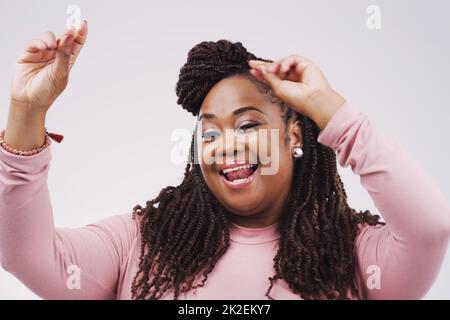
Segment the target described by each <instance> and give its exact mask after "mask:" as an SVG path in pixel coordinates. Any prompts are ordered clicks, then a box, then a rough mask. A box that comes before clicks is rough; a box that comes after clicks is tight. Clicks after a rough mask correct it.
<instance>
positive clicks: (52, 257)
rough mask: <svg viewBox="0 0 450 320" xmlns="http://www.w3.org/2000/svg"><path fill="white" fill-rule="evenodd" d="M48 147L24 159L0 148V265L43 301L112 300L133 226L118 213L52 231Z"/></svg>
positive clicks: (129, 243) (126, 253) (134, 231)
mask: <svg viewBox="0 0 450 320" xmlns="http://www.w3.org/2000/svg"><path fill="white" fill-rule="evenodd" d="M51 146H52V145H50V146H49V147H47V148H46V149H44V150H43V151H41V152H40V153H38V154H36V155H33V156H29V157H25V156H18V155H14V154H10V153H8V152H7V151H5V150H4V149H3V148H0V262H1V265H2V266H3V268H4V269H5V270H7V271H9V272H10V273H12V274H14V275H15V276H16V277H17V278H18V279H19V280H21V281H22V282H23V283H24V284H25V285H26V286H28V287H29V288H30V289H31V290H33V291H34V292H35V293H36V294H38V295H39V296H41V297H42V298H45V299H114V298H116V290H117V286H118V279H119V272H120V267H121V266H122V264H123V263H125V261H126V258H127V255H128V252H129V250H130V247H131V244H132V242H133V240H134V239H135V237H136V235H137V226H136V225H135V222H134V220H132V218H131V214H122V215H116V216H113V217H110V218H108V219H105V220H103V221H100V222H98V223H95V224H91V225H88V226H85V227H82V228H78V229H68V228H66V229H55V227H54V224H53V214H52V206H51V203H50V196H49V191H48V186H47V176H48V171H49V167H50V160H51V152H50V151H51ZM77 275H80V277H79V280H80V281H78V280H77V278H76V277H77Z"/></svg>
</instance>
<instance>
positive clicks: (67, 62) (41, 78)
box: [11, 21, 88, 113]
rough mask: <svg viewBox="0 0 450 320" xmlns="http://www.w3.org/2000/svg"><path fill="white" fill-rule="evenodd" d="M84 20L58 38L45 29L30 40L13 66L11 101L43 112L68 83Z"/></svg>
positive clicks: (83, 37) (82, 36) (82, 38)
mask: <svg viewBox="0 0 450 320" xmlns="http://www.w3.org/2000/svg"><path fill="white" fill-rule="evenodd" d="M87 30H88V29H87V22H86V21H83V22H82V23H81V25H80V28H78V29H76V30H74V29H67V30H66V31H65V32H64V34H63V35H62V36H61V38H59V39H56V37H55V35H54V33H53V32H49V31H48V32H46V33H45V34H44V36H43V37H42V39H37V40H33V41H31V43H30V44H29V45H28V47H27V48H26V49H25V51H24V52H23V54H22V55H21V56H20V57H19V59H18V60H17V62H16V65H15V68H14V75H13V82H12V90H11V102H12V103H13V104H18V105H21V106H23V108H33V109H34V110H33V111H39V112H43V113H45V112H46V111H47V110H48V108H50V106H51V105H52V103H53V102H54V101H55V100H56V98H57V97H58V96H59V95H60V94H61V92H63V91H64V89H65V88H66V86H67V82H68V76H69V72H70V69H71V68H72V66H73V64H74V63H75V60H76V59H77V56H78V55H79V53H80V51H81V49H82V47H83V45H84V43H85V41H86V36H87Z"/></svg>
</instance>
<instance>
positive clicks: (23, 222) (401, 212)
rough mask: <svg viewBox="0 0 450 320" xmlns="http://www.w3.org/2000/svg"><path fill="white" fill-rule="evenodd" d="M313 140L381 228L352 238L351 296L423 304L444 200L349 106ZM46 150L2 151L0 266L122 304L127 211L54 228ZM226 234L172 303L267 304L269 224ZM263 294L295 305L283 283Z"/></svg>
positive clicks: (449, 224)
mask: <svg viewBox="0 0 450 320" xmlns="http://www.w3.org/2000/svg"><path fill="white" fill-rule="evenodd" d="M318 141H319V142H320V143H322V144H325V145H327V146H329V147H331V148H333V149H334V150H336V152H337V157H338V162H339V164H340V165H341V166H344V167H346V166H348V165H350V166H351V168H352V170H353V172H354V173H356V174H358V175H360V177H361V184H362V185H363V186H364V188H366V189H367V191H368V192H369V194H370V196H371V197H372V199H373V201H374V203H375V205H376V207H377V208H378V210H379V212H380V213H381V214H382V215H383V217H384V219H385V221H386V222H387V225H386V226H376V227H367V226H366V227H364V228H363V229H362V231H361V232H360V234H359V235H358V237H357V239H356V254H357V261H358V270H357V274H356V275H355V276H356V279H357V281H358V283H359V287H360V290H361V297H354V298H356V299H358V298H361V299H395V298H402V299H419V298H422V297H423V296H424V295H425V294H426V292H427V291H428V290H429V289H430V287H431V285H432V284H433V281H434V279H435V278H436V276H437V274H438V271H439V268H440V266H441V264H442V261H443V258H444V255H445V252H446V249H447V244H448V239H449V235H450V208H449V206H448V203H447V201H446V200H445V199H444V197H443V195H442V194H441V193H440V191H439V190H438V189H437V187H436V185H435V184H434V183H433V181H432V180H431V179H430V178H429V177H428V176H427V175H426V174H425V172H424V171H423V170H422V169H421V168H420V167H419V166H418V165H417V164H416V163H415V162H414V161H413V160H412V159H410V158H409V157H408V156H407V155H406V154H405V153H404V152H403V151H402V150H401V149H400V148H399V146H397V145H396V144H395V143H394V142H393V141H392V140H391V139H389V138H387V137H385V136H384V135H382V134H381V133H380V132H378V131H377V130H376V129H375V128H374V127H373V126H372V124H371V122H370V121H369V120H368V117H367V116H366V115H364V114H363V113H361V112H360V111H358V110H357V109H356V108H355V107H354V106H353V105H352V104H350V103H348V102H346V103H345V104H344V105H343V106H342V107H341V108H340V109H339V110H338V111H337V113H336V114H335V115H334V116H333V118H332V119H331V120H330V122H329V123H328V124H327V126H326V127H325V128H324V129H323V130H322V131H321V133H320V135H319V137H318ZM50 147H51V145H50ZM50 147H47V148H46V149H44V150H43V151H42V152H40V153H38V154H36V155H33V156H28V157H25V156H18V155H13V154H9V153H8V152H6V151H5V150H3V149H2V148H0V195H1V197H0V259H1V264H2V266H3V267H4V268H5V269H6V270H7V271H9V272H11V273H12V274H14V275H15V276H16V277H17V278H18V279H20V280H21V281H22V282H23V283H24V284H25V285H27V286H28V287H29V288H30V289H31V290H33V291H34V292H35V293H36V294H38V295H39V296H41V297H42V298H50V299H79V298H82V299H130V298H131V289H130V288H131V283H132V280H133V277H134V275H135V274H136V271H137V264H138V258H139V252H140V239H139V238H140V236H139V230H138V226H137V225H136V223H135V221H134V220H132V218H131V213H127V214H123V215H116V216H112V217H110V218H108V219H104V220H102V221H100V222H97V223H94V224H90V225H87V226H85V227H82V228H78V229H68V228H56V229H55V226H54V224H53V216H52V206H51V203H50V196H49V191H48V187H47V176H48V170H49V167H50V160H51V148H50ZM230 236H231V245H230V248H229V249H228V251H227V252H226V253H225V255H224V256H223V257H222V258H221V260H220V261H219V262H218V264H217V265H216V268H215V269H214V270H213V272H212V273H211V274H210V276H209V277H208V281H207V282H206V284H205V286H204V287H203V288H199V289H197V291H196V292H192V291H191V292H189V293H188V294H186V295H183V296H181V297H180V298H187V299H266V296H265V293H266V291H267V288H268V286H269V281H268V277H270V276H272V275H273V274H274V269H273V257H274V254H275V252H276V249H277V239H278V234H277V231H276V225H271V226H268V227H265V228H259V229H249V228H243V227H239V226H236V225H233V226H232V229H231V235H230ZM71 265H76V266H78V267H79V268H80V269H79V270H80V271H81V279H80V282H79V283H80V288H79V289H77V288H75V289H74V288H73V287H72V289H69V288H68V286H67V279H68V273H67V271H68V267H69V266H71ZM69 270H70V269H69ZM377 275H379V276H380V277H379V278H377ZM374 276H375V278H374ZM374 279H375V280H374ZM377 279H379V281H377ZM368 282H369V285H367V283H368ZM69 287H70V286H69ZM271 296H272V297H273V298H275V299H299V297H298V295H296V294H293V293H292V292H291V291H290V290H289V288H288V286H287V284H286V283H285V282H283V281H278V282H277V283H276V284H275V286H274V288H273V290H272V292H271ZM163 298H165V299H172V298H173V295H172V294H166V295H165V296H164V297H163Z"/></svg>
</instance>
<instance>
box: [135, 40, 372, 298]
mask: <svg viewBox="0 0 450 320" xmlns="http://www.w3.org/2000/svg"><path fill="white" fill-rule="evenodd" d="M249 59H258V60H263V61H271V60H264V59H261V58H257V57H256V56H254V55H253V54H251V53H249V52H248V51H247V50H246V49H245V48H244V47H243V46H242V44H241V43H239V42H237V43H232V42H230V41H227V40H219V41H217V42H202V43H200V44H198V45H196V46H195V47H194V48H192V49H191V50H190V51H189V53H188V61H187V62H186V64H185V65H184V66H183V67H182V68H181V70H180V76H179V80H178V83H177V85H176V93H177V95H178V103H179V104H181V105H182V107H183V108H184V109H186V110H187V111H189V112H191V113H192V114H193V115H197V114H198V112H199V110H200V106H201V104H202V102H203V99H204V97H205V96H206V94H207V93H208V92H209V90H210V89H211V88H212V87H213V86H214V85H215V84H216V83H217V82H218V81H220V80H221V79H224V78H226V77H228V76H231V75H236V74H239V75H242V76H244V77H247V78H248V79H249V80H251V81H253V82H254V83H255V84H256V85H257V86H258V88H260V89H261V91H262V92H264V93H270V96H271V98H272V99H273V101H277V103H278V104H279V105H280V106H281V108H282V110H283V111H284V114H283V118H284V120H285V123H286V124H287V123H288V121H289V120H291V119H299V120H300V122H301V130H302V137H303V152H304V155H303V157H302V158H301V159H300V160H298V161H296V163H295V166H294V176H293V179H292V181H293V182H292V185H291V189H290V192H289V195H288V199H287V202H286V204H285V210H284V213H283V215H282V218H281V220H280V223H279V232H280V240H279V249H278V251H277V253H276V255H275V257H274V269H275V274H274V275H273V276H272V277H270V278H269V280H270V286H269V287H268V290H267V292H266V295H267V296H268V297H269V298H271V296H270V291H271V289H272V287H273V285H274V283H275V282H276V281H277V280H279V279H283V280H284V281H286V283H287V284H288V285H289V288H290V289H291V290H292V291H293V292H294V293H297V294H299V295H300V296H301V297H302V298H303V299H323V298H327V299H345V298H348V294H349V293H354V294H358V292H357V287H356V284H355V275H356V256H355V245H354V242H355V238H356V236H357V233H358V230H359V225H360V224H363V223H367V224H369V225H375V224H377V223H380V222H378V219H379V216H377V215H372V214H371V213H370V212H369V211H367V210H366V211H364V212H359V213H357V212H356V211H355V210H354V209H352V208H350V207H349V205H348V203H347V194H346V193H345V190H344V186H343V184H342V181H341V179H340V177H339V174H338V172H337V165H336V155H335V152H334V151H333V150H332V149H331V148H329V147H327V146H325V145H323V144H320V143H318V142H317V137H318V135H319V132H320V129H319V128H318V127H317V125H316V124H315V123H314V122H313V121H312V120H310V119H309V118H307V117H305V116H303V115H301V114H298V113H296V112H294V111H293V110H292V109H291V108H288V106H286V105H285V104H284V103H283V102H281V101H280V100H279V99H278V98H276V97H275V96H274V95H273V93H272V92H271V91H270V88H268V87H267V86H266V85H265V84H262V83H260V82H259V81H256V80H255V79H254V78H253V77H252V76H251V75H249V67H248V65H247V61H248V60H249ZM286 127H287V126H286ZM195 139H196V132H195V131H194V134H193V136H192V141H191V150H190V159H189V161H188V164H187V166H186V169H185V173H184V179H183V181H182V182H181V184H180V185H179V186H176V187H173V186H169V187H166V188H164V189H163V190H162V191H161V192H160V193H159V195H158V196H157V197H156V198H155V199H153V200H151V201H147V203H146V207H145V208H142V207H141V206H140V205H137V206H135V207H134V208H133V212H134V217H135V218H136V219H139V221H140V222H139V223H140V230H141V238H142V245H141V255H140V261H139V270H138V272H137V274H136V276H135V278H134V281H133V286H132V295H133V297H134V298H136V299H158V298H161V297H162V296H163V295H164V294H165V293H167V292H169V291H173V293H174V299H177V298H178V297H179V295H180V294H181V293H185V292H188V291H190V290H195V289H196V288H198V287H202V286H203V285H204V284H205V282H206V281H207V279H208V274H209V273H210V272H211V271H212V270H213V269H214V267H215V265H216V263H217V261H218V260H219V259H220V258H221V257H222V256H223V255H224V253H225V252H226V250H227V249H228V247H229V245H230V229H229V221H228V219H227V212H226V209H225V208H224V207H223V206H222V205H221V204H220V203H219V202H218V200H217V199H216V198H215V196H214V195H213V194H212V192H211V191H210V190H209V188H208V186H207V184H206V181H205V180H204V178H203V175H202V173H201V169H200V165H199V164H198V162H196V161H194V159H195V153H196V152H197V150H196V147H195Z"/></svg>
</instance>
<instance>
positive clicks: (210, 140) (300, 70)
mask: <svg viewBox="0 0 450 320" xmlns="http://www.w3.org/2000/svg"><path fill="white" fill-rule="evenodd" d="M86 34H87V24H86V23H83V24H82V26H81V29H80V30H78V31H77V32H76V33H75V34H73V35H72V34H71V35H64V36H63V38H62V39H61V40H56V39H55V36H54V35H53V34H51V33H47V34H46V39H45V41H42V42H33V43H32V44H31V45H30V47H29V48H28V49H27V50H26V51H25V53H24V55H23V56H22V57H21V59H20V61H19V65H18V71H17V72H16V75H15V76H16V78H15V82H14V87H13V90H12V91H13V97H12V104H11V112H10V117H9V119H8V125H7V128H6V131H5V133H4V138H3V136H2V137H0V139H1V141H0V144H1V146H2V148H0V182H1V184H0V195H1V198H0V250H1V251H0V253H1V254H0V257H1V263H2V266H3V267H4V268H5V269H6V270H8V271H10V272H11V273H13V274H14V275H15V276H17V277H18V278H19V279H20V280H21V281H23V282H24V283H25V284H26V285H27V286H29V287H30V288H31V289H32V290H34V291H35V292H36V293H38V294H39V295H41V296H42V297H44V298H85V299H86V298H91V299H92V298H94V299H172V298H175V299H179V298H183V299H267V298H272V299H380V298H381V299H383V298H416V299H417V298H421V297H423V295H424V294H425V293H426V292H427V290H428V289H429V288H430V286H431V285H432V283H433V279H434V278H435V276H436V274H437V272H438V270H439V267H440V265H441V263H442V259H443V256H444V253H445V250H446V247H447V243H448V238H449V234H450V209H449V207H448V204H447V202H446V200H445V199H444V198H443V197H442V195H441V193H440V192H439V190H437V188H436V186H435V185H434V183H433V182H432V181H431V180H430V178H429V177H428V176H427V175H426V174H425V173H424V172H423V171H422V170H421V169H420V168H419V167H418V166H417V164H416V163H415V162H414V161H412V160H411V159H409V157H408V156H407V155H406V154H405V153H404V152H403V151H402V150H401V149H400V148H399V147H398V146H397V145H396V144H395V143H394V142H393V141H392V140H390V139H389V138H387V137H385V136H384V135H382V134H381V133H380V132H378V131H377V130H376V129H375V128H374V127H373V126H372V124H371V123H370V121H369V120H368V118H367V116H366V115H364V114H362V113H361V112H359V111H358V110H357V109H356V108H355V107H354V106H353V105H352V104H351V103H349V102H347V101H345V99H344V98H343V97H342V96H340V95H339V94H338V93H336V92H335V91H334V90H333V89H332V88H331V86H330V84H329V83H328V81H327V80H326V78H325V76H324V75H323V74H322V72H321V71H320V70H319V68H318V67H317V66H316V65H315V64H314V63H312V62H311V61H309V60H308V59H306V58H303V57H300V56H289V57H287V58H285V59H281V60H278V61H271V60H264V59H261V58H257V57H256V56H255V55H254V54H252V53H249V52H248V51H247V50H246V49H245V48H244V47H243V45H242V44H241V43H239V42H237V43H233V42H230V41H227V40H219V41H217V42H201V43H199V44H198V45H196V46H194V47H193V48H192V49H191V50H190V51H189V53H188V58H187V62H186V64H185V65H184V66H183V67H182V68H181V70H180V75H179V79H178V83H177V86H176V93H177V95H178V103H179V104H180V105H181V106H182V107H183V108H184V109H186V110H187V111H189V112H191V113H192V114H193V115H195V116H197V126H196V128H195V130H194V133H193V135H192V141H191V149H190V159H189V162H188V164H187V166H186V169H185V173H184V178H183V180H182V182H181V183H180V184H179V185H177V186H168V187H166V188H164V189H163V190H161V191H160V193H159V194H158V196H157V197H156V198H154V199H152V200H149V201H147V202H146V205H145V206H141V205H136V206H135V207H134V208H133V210H131V211H132V212H129V213H127V214H123V215H118V216H113V217H111V218H108V219H105V220H103V221H100V222H97V223H95V224H91V225H88V226H86V227H83V228H79V229H61V228H55V227H54V225H53V216H52V208H51V204H50V203H51V202H50V196H49V192H48V188H47V184H46V183H47V176H48V171H49V163H50V159H51V154H50V150H51V146H52V145H53V142H52V141H51V139H49V138H48V137H46V136H47V135H48V134H47V133H46V131H45V127H44V120H45V113H46V112H47V110H48V109H49V107H50V105H51V104H52V102H53V101H54V100H55V99H56V97H57V96H58V95H59V94H60V93H61V91H62V90H63V89H64V88H65V85H66V83H67V75H68V72H69V70H70V67H71V66H72V64H73V63H74V61H75V59H76V57H77V55H78V54H79V52H80V50H81V47H82V45H83V44H84V41H85V39H86ZM42 62H46V63H42ZM53 73H54V74H53ZM55 81H56V82H55ZM30 83H32V84H33V85H32V86H30ZM55 84H56V85H55ZM43 93H45V95H44V94H43ZM227 131H228V132H231V133H226V132H227ZM267 132H271V133H272V132H277V133H278V134H277V135H272V134H270V135H267V134H264V133H267ZM261 133H263V134H261ZM44 140H45V144H44V146H42V145H43V143H41V142H43V141H44ZM230 140H231V142H232V143H230ZM260 145H267V146H268V148H267V150H270V152H269V157H268V159H270V161H269V162H266V161H263V156H264V155H263V154H262V152H261V148H259V146H260ZM33 148H39V149H36V150H37V151H36V150H34V151H33V152H31V153H27V154H24V153H21V151H22V150H23V149H25V150H28V149H33ZM274 150H275V151H274ZM197 158H199V161H197ZM210 158H212V159H214V161H212V162H211V161H209V160H210ZM275 162H276V163H278V164H277V165H276V166H275V168H276V170H274V171H270V174H268V172H269V171H267V170H265V169H267V168H268V167H269V166H272V165H273V164H274V163H275ZM337 162H339V164H340V165H342V166H348V165H350V166H351V168H352V170H353V171H354V173H356V174H358V175H360V177H361V183H362V185H363V187H365V188H366V189H367V191H368V192H369V194H370V195H371V197H372V199H373V200H374V202H375V204H376V205H377V207H378V208H379V209H380V212H381V213H382V215H383V217H384V219H385V220H386V224H385V223H382V222H379V217H378V216H377V215H372V214H371V213H370V212H369V211H367V210H365V211H361V212H357V211H356V210H354V209H352V208H351V207H350V206H349V204H348V202H347V194H346V192H345V189H344V186H343V184H342V181H341V179H340V176H339V174H338V171H337ZM23 261H26V262H27V263H23ZM67 266H69V267H72V266H77V268H78V269H77V270H80V272H79V273H78V274H79V276H80V277H81V279H79V282H78V283H79V284H80V285H79V286H77V289H76V290H73V288H68V286H67V280H68V279H67V270H66V269H67ZM412 266H414V268H412ZM368 272H370V275H368ZM36 274H38V275H39V277H36ZM374 278H375V280H374Z"/></svg>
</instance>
